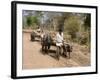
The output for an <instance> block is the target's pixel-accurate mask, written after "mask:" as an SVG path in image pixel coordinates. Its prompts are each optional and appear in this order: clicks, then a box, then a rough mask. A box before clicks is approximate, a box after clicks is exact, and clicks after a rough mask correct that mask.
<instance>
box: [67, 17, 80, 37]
mask: <svg viewBox="0 0 100 80" xmlns="http://www.w3.org/2000/svg"><path fill="white" fill-rule="evenodd" d="M79 27H80V23H79V20H78V17H76V16H73V17H70V18H69V19H68V20H66V21H65V30H66V31H67V32H68V34H69V35H71V38H72V39H73V38H76V32H78V31H79Z"/></svg>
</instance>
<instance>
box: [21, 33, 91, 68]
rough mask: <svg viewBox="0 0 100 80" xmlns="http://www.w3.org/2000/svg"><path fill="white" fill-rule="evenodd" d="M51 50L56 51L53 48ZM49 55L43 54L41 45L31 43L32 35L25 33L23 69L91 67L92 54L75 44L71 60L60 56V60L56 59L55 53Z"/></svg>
mask: <svg viewBox="0 0 100 80" xmlns="http://www.w3.org/2000/svg"><path fill="white" fill-rule="evenodd" d="M50 49H51V50H54V51H55V50H56V48H55V47H51V48H50ZM54 51H52V52H50V53H48V54H43V53H42V52H41V43H40V42H39V41H34V42H31V41H30V33H23V58H22V59H23V60H22V63H23V66H22V67H23V69H35V68H58V67H77V66H78V67H80V66H90V65H91V61H90V53H88V51H87V50H85V47H84V46H80V45H78V44H73V52H72V53H71V58H70V59H68V58H67V57H66V58H65V57H63V56H60V60H57V59H56V58H55V52H54Z"/></svg>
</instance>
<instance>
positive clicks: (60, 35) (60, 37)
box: [56, 29, 63, 59]
mask: <svg viewBox="0 0 100 80" xmlns="http://www.w3.org/2000/svg"><path fill="white" fill-rule="evenodd" d="M56 46H57V52H56V55H57V58H58V59H59V54H61V53H62V46H63V32H62V30H61V29H60V30H59V32H58V33H57V34H56Z"/></svg>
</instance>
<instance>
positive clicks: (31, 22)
mask: <svg viewBox="0 0 100 80" xmlns="http://www.w3.org/2000/svg"><path fill="white" fill-rule="evenodd" d="M38 22H39V21H38V18H37V17H36V16H28V17H27V19H26V23H27V26H29V27H30V26H34V25H38Z"/></svg>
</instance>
